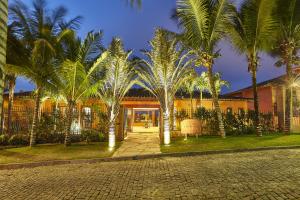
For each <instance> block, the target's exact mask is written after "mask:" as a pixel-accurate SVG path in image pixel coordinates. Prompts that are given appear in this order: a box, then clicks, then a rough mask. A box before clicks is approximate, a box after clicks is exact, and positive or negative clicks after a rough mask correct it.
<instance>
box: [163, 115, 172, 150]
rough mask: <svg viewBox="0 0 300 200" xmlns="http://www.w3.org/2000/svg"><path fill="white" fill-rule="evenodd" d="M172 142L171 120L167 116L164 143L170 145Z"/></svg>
mask: <svg viewBox="0 0 300 200" xmlns="http://www.w3.org/2000/svg"><path fill="white" fill-rule="evenodd" d="M170 142H171V134H170V122H169V119H168V118H167V117H166V118H165V119H164V144H165V145H169V144H170Z"/></svg>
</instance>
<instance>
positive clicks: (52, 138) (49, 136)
mask: <svg viewBox="0 0 300 200" xmlns="http://www.w3.org/2000/svg"><path fill="white" fill-rule="evenodd" d="M64 140H65V134H64V133H58V132H52V133H51V132H49V133H47V132H42V133H41V132H40V133H38V134H37V139H36V142H37V143H38V144H51V143H54V144H55V143H58V144H61V143H63V142H64Z"/></svg>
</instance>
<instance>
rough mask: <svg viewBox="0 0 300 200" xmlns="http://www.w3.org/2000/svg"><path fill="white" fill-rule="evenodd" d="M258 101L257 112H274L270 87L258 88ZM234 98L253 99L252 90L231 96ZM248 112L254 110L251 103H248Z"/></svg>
mask: <svg viewBox="0 0 300 200" xmlns="http://www.w3.org/2000/svg"><path fill="white" fill-rule="evenodd" d="M257 91H258V100H259V110H260V112H262V113H273V111H274V102H273V92H272V91H273V90H272V86H264V87H258V89H257ZM232 96H234V97H241V98H253V91H252V89H251V88H250V89H246V90H243V91H241V92H238V93H236V94H233V95H232ZM248 108H249V110H254V105H253V101H249V102H248Z"/></svg>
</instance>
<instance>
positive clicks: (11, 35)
mask: <svg viewBox="0 0 300 200" xmlns="http://www.w3.org/2000/svg"><path fill="white" fill-rule="evenodd" d="M28 57H30V54H29V52H28V50H27V49H26V47H25V46H24V45H23V43H22V41H20V40H19V39H18V38H17V37H16V35H15V30H14V27H13V24H12V25H10V26H9V27H8V34H7V54H6V61H7V64H8V65H5V66H4V70H5V81H6V84H7V88H8V90H9V93H8V111H7V133H8V134H11V118H12V108H13V102H14V90H15V86H16V79H17V75H16V74H15V73H14V72H10V71H11V70H10V69H9V68H10V65H18V66H22V65H28Z"/></svg>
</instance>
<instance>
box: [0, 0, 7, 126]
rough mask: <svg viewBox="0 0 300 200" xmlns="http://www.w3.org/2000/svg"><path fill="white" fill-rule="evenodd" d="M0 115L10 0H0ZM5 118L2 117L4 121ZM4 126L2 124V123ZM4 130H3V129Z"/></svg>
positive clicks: (0, 112) (0, 113)
mask: <svg viewBox="0 0 300 200" xmlns="http://www.w3.org/2000/svg"><path fill="white" fill-rule="evenodd" d="M0 10H1V13H0V38H1V44H0V108H1V109H0V116H1V118H2V116H3V115H2V112H3V111H2V107H3V106H2V104H3V91H4V73H5V72H4V66H5V64H6V40H7V25H6V24H7V17H8V1H7V0H3V1H1V2H0ZM2 120H3V119H1V121H2ZM1 127H2V125H1ZM1 131H3V130H1Z"/></svg>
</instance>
